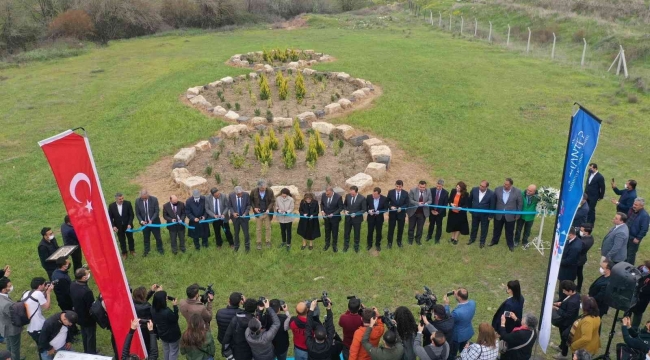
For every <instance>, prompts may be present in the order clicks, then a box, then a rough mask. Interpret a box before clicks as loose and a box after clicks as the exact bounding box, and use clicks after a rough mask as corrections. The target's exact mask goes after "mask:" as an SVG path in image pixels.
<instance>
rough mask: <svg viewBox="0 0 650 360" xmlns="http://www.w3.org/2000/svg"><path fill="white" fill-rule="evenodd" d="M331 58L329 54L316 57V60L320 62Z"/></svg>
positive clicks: (331, 59)
mask: <svg viewBox="0 0 650 360" xmlns="http://www.w3.org/2000/svg"><path fill="white" fill-rule="evenodd" d="M333 60H334V58H333V57H331V56H329V55H323V56H321V57H320V58H319V59H318V61H320V62H326V61H333Z"/></svg>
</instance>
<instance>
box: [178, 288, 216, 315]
mask: <svg viewBox="0 0 650 360" xmlns="http://www.w3.org/2000/svg"><path fill="white" fill-rule="evenodd" d="M185 293H186V294H187V299H184V300H181V303H180V309H181V314H182V315H183V317H184V318H185V320H187V322H188V323H189V321H190V318H191V317H192V315H194V314H199V315H201V317H202V318H203V321H205V323H206V324H208V325H209V324H210V320H212V300H214V295H212V294H208V302H207V304H205V305H204V304H203V303H201V300H200V299H201V295H199V285H198V284H192V285H190V286H188V287H187V290H185Z"/></svg>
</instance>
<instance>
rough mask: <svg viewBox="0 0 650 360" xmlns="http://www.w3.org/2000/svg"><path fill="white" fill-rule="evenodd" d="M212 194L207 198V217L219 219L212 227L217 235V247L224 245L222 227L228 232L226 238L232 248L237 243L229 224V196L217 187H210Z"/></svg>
mask: <svg viewBox="0 0 650 360" xmlns="http://www.w3.org/2000/svg"><path fill="white" fill-rule="evenodd" d="M210 194H212V196H211V197H210V196H208V197H206V199H205V212H206V213H208V216H207V217H206V219H208V220H210V219H218V220H217V221H215V222H213V223H212V229H213V230H214V233H215V235H216V236H215V237H216V240H217V249H221V246H222V245H223V239H222V238H221V229H223V232H224V233H225V234H226V240H227V241H228V244H230V247H231V248H234V247H235V245H234V244H233V242H232V233H231V232H230V225H228V211H229V208H230V205H229V203H228V198H227V197H226V196H222V195H221V192H220V191H219V189H217V188H212V189H210Z"/></svg>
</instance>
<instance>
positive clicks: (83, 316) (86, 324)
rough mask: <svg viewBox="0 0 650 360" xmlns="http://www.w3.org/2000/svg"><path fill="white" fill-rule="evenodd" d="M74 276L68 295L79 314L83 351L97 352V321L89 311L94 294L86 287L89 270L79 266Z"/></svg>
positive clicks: (88, 352)
mask: <svg viewBox="0 0 650 360" xmlns="http://www.w3.org/2000/svg"><path fill="white" fill-rule="evenodd" d="M74 278H75V282H73V283H72V284H70V297H71V298H72V306H73V307H74V311H75V312H76V313H77V315H78V316H79V321H78V324H79V326H80V327H81V341H82V343H83V348H84V353H86V354H97V336H96V333H97V322H96V320H95V318H94V317H93V316H92V313H91V311H90V308H91V307H92V305H93V303H94V302H95V295H94V294H93V291H92V290H90V288H89V287H88V280H90V270H86V269H84V268H81V269H79V270H77V271H75V273H74Z"/></svg>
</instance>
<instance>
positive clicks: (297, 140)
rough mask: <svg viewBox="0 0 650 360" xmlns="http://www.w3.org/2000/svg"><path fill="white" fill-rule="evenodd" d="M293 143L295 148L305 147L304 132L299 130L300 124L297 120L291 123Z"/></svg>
mask: <svg viewBox="0 0 650 360" xmlns="http://www.w3.org/2000/svg"><path fill="white" fill-rule="evenodd" d="M293 145H294V146H295V148H296V149H297V150H302V149H304V148H305V134H303V133H302V130H300V124H299V123H298V122H297V121H296V122H294V123H293Z"/></svg>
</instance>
